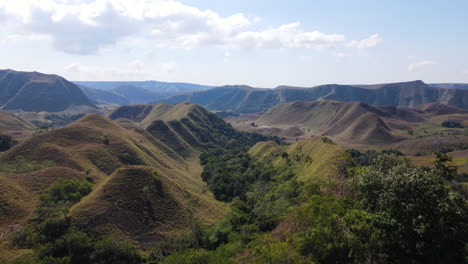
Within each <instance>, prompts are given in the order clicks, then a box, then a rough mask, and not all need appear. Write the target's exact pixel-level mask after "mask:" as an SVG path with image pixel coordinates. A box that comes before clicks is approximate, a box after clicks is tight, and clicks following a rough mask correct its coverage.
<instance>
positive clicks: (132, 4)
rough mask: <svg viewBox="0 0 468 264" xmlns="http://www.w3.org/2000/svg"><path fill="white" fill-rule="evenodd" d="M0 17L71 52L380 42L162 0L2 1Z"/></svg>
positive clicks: (10, 26) (317, 46)
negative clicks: (130, 41)
mask: <svg viewBox="0 0 468 264" xmlns="http://www.w3.org/2000/svg"><path fill="white" fill-rule="evenodd" d="M0 19H1V20H3V21H2V25H5V26H4V29H3V30H4V31H6V32H9V33H10V34H12V33H13V32H14V34H20V35H23V36H28V35H41V36H45V37H48V38H49V39H50V40H51V41H52V43H53V45H54V46H55V47H56V48H57V49H58V50H61V51H63V52H67V53H75V54H94V53H96V52H97V51H98V50H99V49H100V48H102V47H103V46H106V45H113V44H115V43H118V42H119V41H121V40H122V39H124V38H139V39H144V40H146V41H153V42H154V43H157V45H158V46H160V47H165V48H182V49H193V48H196V47H203V46H218V47H222V48H243V49H256V48H270V49H273V48H275V49H298V48H300V49H316V50H320V49H325V48H331V47H337V46H346V45H347V46H349V47H357V48H361V49H362V48H372V47H375V46H377V45H378V44H379V43H380V42H382V38H381V37H380V36H379V35H378V34H374V35H372V36H370V37H369V38H367V39H363V40H360V41H353V40H349V39H348V38H347V37H346V36H345V35H343V34H335V33H331V34H330V33H324V32H320V31H307V30H304V29H303V28H302V26H301V23H300V22H293V23H289V24H285V25H280V26H278V27H272V28H267V29H263V30H251V28H252V27H253V26H254V25H256V24H257V23H258V22H259V21H260V19H259V18H257V17H252V18H249V17H247V16H246V15H244V14H243V13H238V14H233V15H230V16H221V15H219V14H218V13H216V12H213V11H211V10H201V9H198V8H196V7H192V6H188V5H184V4H182V3H179V2H177V1H165V0H90V1H76V0H34V1H33V0H15V1H11V0H0Z"/></svg>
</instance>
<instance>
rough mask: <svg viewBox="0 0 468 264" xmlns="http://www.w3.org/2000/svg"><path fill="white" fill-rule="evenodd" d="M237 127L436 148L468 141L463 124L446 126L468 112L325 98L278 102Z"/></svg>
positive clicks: (370, 144) (417, 149)
mask: <svg viewBox="0 0 468 264" xmlns="http://www.w3.org/2000/svg"><path fill="white" fill-rule="evenodd" d="M228 120H229V122H230V123H231V124H232V125H233V126H234V127H236V128H238V129H241V130H244V131H255V132H259V133H262V134H266V135H277V136H282V137H286V138H288V139H289V140H290V141H294V140H296V138H299V139H302V138H307V137H310V136H313V135H323V136H329V137H331V138H332V139H333V140H335V141H336V142H337V143H339V144H340V145H342V146H346V147H350V148H351V147H352V148H361V149H371V148H377V149H381V148H397V149H401V150H402V151H404V152H405V153H412V154H415V153H428V154H429V153H431V152H433V151H437V150H438V149H440V148H443V147H448V146H452V147H455V148H458V147H457V145H460V144H461V143H462V142H468V138H466V136H465V135H464V131H463V129H462V128H453V129H450V128H444V127H442V126H441V123H442V122H444V121H446V120H453V121H456V122H461V123H462V124H465V123H466V122H467V121H468V111H467V110H465V109H460V108H457V107H453V106H448V105H444V104H439V103H430V104H424V105H420V106H418V107H417V108H416V109H414V108H405V107H395V106H372V105H368V104H364V103H358V102H339V101H330V100H320V101H315V102H304V101H296V102H291V103H284V104H278V105H276V106H274V107H272V108H271V109H269V110H268V111H267V112H266V113H264V114H263V115H261V116H259V117H258V118H255V117H252V116H249V115H245V116H244V115H241V116H239V117H230V118H228Z"/></svg>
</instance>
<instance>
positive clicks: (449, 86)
mask: <svg viewBox="0 0 468 264" xmlns="http://www.w3.org/2000/svg"><path fill="white" fill-rule="evenodd" d="M429 85H430V86H432V87H437V88H446V89H460V90H468V83H430V84H429Z"/></svg>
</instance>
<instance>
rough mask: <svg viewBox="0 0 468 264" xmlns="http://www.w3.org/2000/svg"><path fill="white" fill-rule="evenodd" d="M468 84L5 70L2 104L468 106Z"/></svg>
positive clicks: (26, 107) (244, 108) (43, 107)
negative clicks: (228, 80)
mask: <svg viewBox="0 0 468 264" xmlns="http://www.w3.org/2000/svg"><path fill="white" fill-rule="evenodd" d="M467 87H468V84H461V83H439V84H425V83H424V82H422V81H411V82H401V83H388V84H376V85H339V84H327V85H320V86H315V87H310V88H305V87H293V86H279V87H277V88H274V89H260V88H253V87H250V86H246V85H228V86H222V87H213V86H207V85H198V84H191V83H169V82H158V81H142V82H85V81H83V82H75V83H72V82H69V81H67V80H65V79H64V78H62V77H60V76H57V75H48V74H42V73H38V72H19V71H13V70H0V109H2V110H14V111H25V112H40V111H45V112H61V111H64V110H66V109H67V108H70V107H71V106H78V107H81V106H86V107H92V108H96V105H97V104H116V105H128V104H142V103H158V102H164V103H169V104H177V103H181V102H184V101H188V102H191V103H195V104H199V105H201V106H203V107H205V108H207V109H209V110H214V111H231V112H235V113H258V112H266V111H267V110H268V109H270V108H271V107H273V106H275V105H277V104H280V103H288V102H294V101H297V100H301V101H317V100H336V101H343V102H361V103H366V104H369V105H391V106H399V107H409V108H415V107H417V106H419V105H422V104H426V103H441V104H446V105H450V106H456V107H459V108H468V89H467ZM75 109H76V107H75Z"/></svg>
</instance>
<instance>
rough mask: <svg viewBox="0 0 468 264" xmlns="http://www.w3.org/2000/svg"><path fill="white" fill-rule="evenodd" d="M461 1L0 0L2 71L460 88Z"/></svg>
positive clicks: (466, 44) (463, 60)
mask: <svg viewBox="0 0 468 264" xmlns="http://www.w3.org/2000/svg"><path fill="white" fill-rule="evenodd" d="M466 11H468V1H462V0H460V1H422V0H415V1H350V0H348V1H345V0H343V1H332V0H328V1H313V0H309V1H305V0H290V1H278V0H273V1H272V0H270V1H266V0H255V1H252V0H250V1H247V0H222V1H221V0H216V1H214V0H211V1H209V0H179V1H164V0H87V1H86V0H85V1H79V0H35V1H26V0H15V1H10V0H0V25H2V27H1V29H0V58H1V59H0V68H11V69H16V70H26V71H40V72H45V73H56V74H59V75H62V76H64V77H66V78H67V79H70V80H150V79H151V80H160V81H181V82H193V83H201V84H210V85H224V84H248V85H252V86H256V87H276V86H278V85H297V86H314V85H319V84H324V83H343V84H345V83H346V84H357V83H359V84H363V83H382V82H397V81H409V80H416V79H421V80H423V81H425V82H468V31H467V28H468V19H467V18H466Z"/></svg>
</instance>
